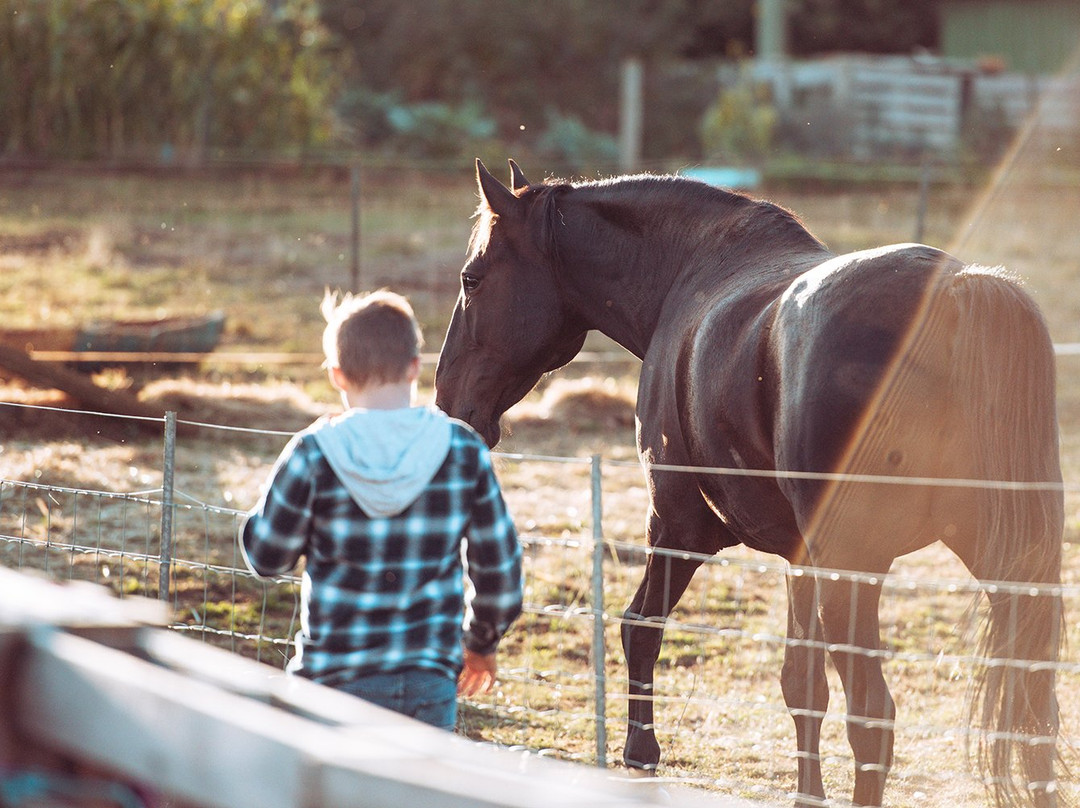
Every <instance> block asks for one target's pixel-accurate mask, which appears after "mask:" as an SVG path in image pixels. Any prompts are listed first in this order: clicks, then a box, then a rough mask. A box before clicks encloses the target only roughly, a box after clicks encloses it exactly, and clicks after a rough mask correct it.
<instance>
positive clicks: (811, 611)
mask: <svg viewBox="0 0 1080 808" xmlns="http://www.w3.org/2000/svg"><path fill="white" fill-rule="evenodd" d="M787 636H788V643H787V645H786V647H785V648H784V667H783V670H782V672H781V675H780V684H781V689H782V690H783V693H784V701H785V703H786V704H787V707H788V712H790V713H791V717H792V719H793V720H794V721H795V737H796V739H797V746H798V766H799V784H798V794H797V796H796V801H795V805H796V808H802V807H803V806H812V805H821V804H822V802H823V801H824V800H825V786H824V784H823V783H822V781H821V723H822V720H823V719H824V717H825V711H826V709H828V706H829V683H828V679H827V678H826V676H825V642H824V636H823V634H822V630H821V621H820V620H819V619H818V600H817V581H816V579H815V576H814V575H812V574H796V572H795V571H793V572H792V573H791V574H789V575H788V628H787Z"/></svg>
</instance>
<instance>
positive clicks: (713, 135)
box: [701, 82, 777, 162]
mask: <svg viewBox="0 0 1080 808" xmlns="http://www.w3.org/2000/svg"><path fill="white" fill-rule="evenodd" d="M776 117H777V116H776V110H775V108H774V107H773V105H772V103H771V102H770V100H769V99H768V97H767V96H765V95H763V94H762V93H761V92H760V91H759V90H758V89H757V88H756V87H754V86H753V85H752V84H750V83H748V82H740V83H738V84H736V85H734V86H732V87H729V88H726V89H724V90H722V91H721V93H720V95H719V96H718V97H717V99H716V101H715V103H713V105H712V106H711V107H709V109H708V110H707V111H706V113H705V116H704V118H703V119H702V121H701V142H702V146H703V148H704V151H705V154H706V157H707V158H708V159H713V160H722V161H725V162H742V161H747V160H755V159H759V158H762V157H765V156H766V155H767V154H768V153H769V150H770V147H771V146H772V140H773V130H774V128H775V127H776Z"/></svg>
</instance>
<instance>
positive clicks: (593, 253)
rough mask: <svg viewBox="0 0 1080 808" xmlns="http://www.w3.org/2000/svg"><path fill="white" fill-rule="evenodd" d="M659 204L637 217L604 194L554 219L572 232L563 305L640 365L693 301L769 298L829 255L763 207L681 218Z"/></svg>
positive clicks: (724, 208) (721, 208)
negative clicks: (662, 330) (660, 331)
mask: <svg viewBox="0 0 1080 808" xmlns="http://www.w3.org/2000/svg"><path fill="white" fill-rule="evenodd" d="M661 201H663V202H667V203H671V204H670V205H661V204H657V205H655V210H653V209H645V210H642V209H634V207H633V204H632V203H631V204H629V205H627V204H626V203H625V202H623V204H622V205H620V200H618V199H616V198H612V197H610V196H609V197H608V198H607V199H604V200H601V201H600V202H599V203H597V202H596V201H593V202H591V203H589V204H586V205H585V206H584V208H585V209H584V211H583V212H582V211H578V212H574V211H572V209H570V210H568V211H567V215H566V216H565V217H564V219H563V220H562V221H563V223H564V225H569V227H570V228H571V230H574V229H577V228H580V229H578V230H577V233H576V239H573V240H571V242H570V244H569V245H565V246H567V247H570V250H569V251H568V252H566V253H563V254H562V258H563V266H564V267H565V268H566V269H568V270H569V271H568V272H566V273H565V276H564V278H563V284H564V286H565V287H566V291H567V295H566V297H567V300H568V301H570V302H571V305H572V306H574V307H575V308H576V309H577V311H578V314H579V316H580V317H581V319H582V320H583V321H584V322H586V323H587V324H588V325H589V327H590V328H592V329H595V330H597V331H600V332H602V333H604V334H605V335H607V336H608V337H610V338H611V339H613V340H614V341H615V342H617V343H619V344H620V345H622V346H623V347H624V348H626V349H627V350H629V351H630V352H631V353H633V354H634V355H636V356H638V357H639V358H643V357H644V355H645V352H646V351H647V350H648V347H649V344H650V342H651V341H652V337H653V334H654V333H655V331H656V329H657V328H658V327H659V326H660V325H661V324H662V323H664V322H666V321H667V320H668V319H670V318H671V317H679V316H683V314H685V313H686V312H688V311H689V310H691V309H694V308H696V307H697V304H696V303H695V301H701V300H703V299H708V298H715V297H716V296H717V295H724V294H733V293H734V294H741V293H743V292H740V291H739V290H740V289H741V290H743V291H744V292H745V293H747V294H750V295H756V294H758V292H757V291H755V289H756V288H757V287H760V288H761V290H763V291H762V294H768V293H769V292H767V291H764V290H766V289H773V290H775V289H776V288H779V287H782V286H783V284H784V283H785V282H786V280H787V279H789V278H791V277H794V275H796V274H798V273H799V272H801V271H803V270H805V269H806V268H808V267H809V266H812V265H814V264H816V263H818V262H820V261H821V260H824V259H825V258H827V257H828V256H829V255H830V253H829V252H828V250H827V248H826V247H825V246H824V245H823V244H821V243H820V242H819V241H817V239H815V238H814V237H813V235H811V234H810V233H809V232H808V231H806V230H805V229H804V228H803V227H802V225H801V224H799V223H798V222H797V220H795V219H794V218H792V217H790V215H789V214H786V213H785V212H782V211H780V209H773V208H772V207H771V206H769V207H766V208H762V207H747V206H746V205H739V204H736V205H724V204H722V203H721V204H718V205H715V206H712V205H710V206H709V208H708V210H695V209H693V208H690V209H688V210H686V209H685V208H684V210H685V215H684V216H683V217H681V218H680V217H679V216H674V215H665V214H668V213H669V211H670V210H672V209H677V208H676V206H675V205H674V203H673V201H672V200H671V199H667V200H661ZM679 207H683V206H679ZM575 213H577V215H576V216H575V215H574V214H575ZM575 219H577V222H576V225H577V228H576V227H575V221H574V220H575ZM658 220H659V223H658ZM574 244H577V245H581V246H580V247H579V248H578V249H577V250H574V249H573V248H572V245H574ZM562 246H564V245H560V247H562Z"/></svg>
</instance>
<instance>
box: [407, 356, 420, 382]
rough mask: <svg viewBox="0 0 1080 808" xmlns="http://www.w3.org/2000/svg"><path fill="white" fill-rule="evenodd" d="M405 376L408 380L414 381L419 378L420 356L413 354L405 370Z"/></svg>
mask: <svg viewBox="0 0 1080 808" xmlns="http://www.w3.org/2000/svg"><path fill="white" fill-rule="evenodd" d="M405 378H407V379H408V380H409V381H410V382H415V381H416V380H417V379H419V378H420V357H419V356H414V357H413V358H412V359H410V360H409V369H408V370H407V371H406V372H405Z"/></svg>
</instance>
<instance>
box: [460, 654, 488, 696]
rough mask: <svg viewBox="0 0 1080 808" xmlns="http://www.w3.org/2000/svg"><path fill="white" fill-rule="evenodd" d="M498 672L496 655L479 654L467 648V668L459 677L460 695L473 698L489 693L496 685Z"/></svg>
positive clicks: (463, 669)
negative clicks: (476, 695)
mask: <svg viewBox="0 0 1080 808" xmlns="http://www.w3.org/2000/svg"><path fill="white" fill-rule="evenodd" d="M496 671H497V668H496V665H495V654H478V653H476V652H475V651H470V650H469V649H468V648H466V649H465V667H464V668H462V671H461V675H460V676H459V677H458V688H457V690H458V693H459V694H460V695H462V696H473V695H475V694H477V693H481V692H483V693H486V692H488V691H489V690H491V688H492V686H494V684H495V673H496Z"/></svg>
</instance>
